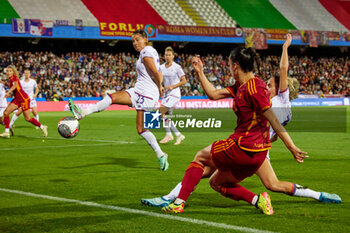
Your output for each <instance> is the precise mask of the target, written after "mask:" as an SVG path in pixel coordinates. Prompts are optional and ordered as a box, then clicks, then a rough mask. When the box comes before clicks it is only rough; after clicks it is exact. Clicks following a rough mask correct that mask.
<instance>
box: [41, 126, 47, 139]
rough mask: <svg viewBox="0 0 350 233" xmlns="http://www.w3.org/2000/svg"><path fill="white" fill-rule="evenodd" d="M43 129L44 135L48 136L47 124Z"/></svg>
mask: <svg viewBox="0 0 350 233" xmlns="http://www.w3.org/2000/svg"><path fill="white" fill-rule="evenodd" d="M42 131H43V136H44V137H47V125H43V129H42Z"/></svg>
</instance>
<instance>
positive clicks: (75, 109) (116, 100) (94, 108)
mask: <svg viewBox="0 0 350 233" xmlns="http://www.w3.org/2000/svg"><path fill="white" fill-rule="evenodd" d="M68 103H69V109H70V111H71V112H72V114H73V115H74V117H75V118H76V119H77V120H81V119H83V118H84V117H86V116H88V115H90V114H92V113H95V112H101V111H104V110H105V109H107V108H108V107H109V106H111V105H112V104H121V105H129V106H131V105H132V102H131V99H130V95H129V94H128V93H127V92H126V91H118V92H115V93H113V94H110V95H106V96H105V97H104V98H103V99H102V100H101V101H99V102H97V103H96V104H93V105H91V106H89V107H88V108H87V109H81V108H80V107H79V106H77V105H76V104H75V103H74V102H73V100H71V99H69V100H68Z"/></svg>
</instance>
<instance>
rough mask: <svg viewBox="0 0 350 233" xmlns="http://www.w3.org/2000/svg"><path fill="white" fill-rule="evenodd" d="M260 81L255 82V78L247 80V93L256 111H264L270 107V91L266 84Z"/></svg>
mask: <svg viewBox="0 0 350 233" xmlns="http://www.w3.org/2000/svg"><path fill="white" fill-rule="evenodd" d="M262 82H263V81H261V82H256V81H255V80H252V81H249V82H248V93H249V95H250V97H251V101H252V104H253V106H254V109H256V110H258V111H265V110H266V109H269V108H271V107H272V103H271V94H270V91H269V89H268V88H267V86H266V84H265V83H262Z"/></svg>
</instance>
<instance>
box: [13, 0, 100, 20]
mask: <svg viewBox="0 0 350 233" xmlns="http://www.w3.org/2000/svg"><path fill="white" fill-rule="evenodd" d="M9 2H10V3H11V5H12V6H13V7H14V9H15V10H16V11H17V12H18V14H19V16H20V17H21V18H23V19H43V20H71V21H72V23H73V24H75V19H82V20H83V24H84V26H98V25H99V24H98V21H97V19H96V18H95V17H94V16H93V15H92V14H91V13H90V11H89V10H88V9H87V8H86V7H85V6H84V4H83V3H82V2H81V1H80V0H60V1H57V0H35V1H33V0H9Z"/></svg>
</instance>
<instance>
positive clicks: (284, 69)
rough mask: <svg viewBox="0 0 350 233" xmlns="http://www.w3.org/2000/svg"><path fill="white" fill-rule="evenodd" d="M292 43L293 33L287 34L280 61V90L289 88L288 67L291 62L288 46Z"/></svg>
mask: <svg viewBox="0 0 350 233" xmlns="http://www.w3.org/2000/svg"><path fill="white" fill-rule="evenodd" d="M291 43H292V35H291V34H287V39H286V41H285V42H284V44H283V50H282V56H281V61H280V83H279V88H280V91H284V90H285V89H287V88H288V80H287V77H288V67H289V62H288V47H289V46H290V44H291Z"/></svg>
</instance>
